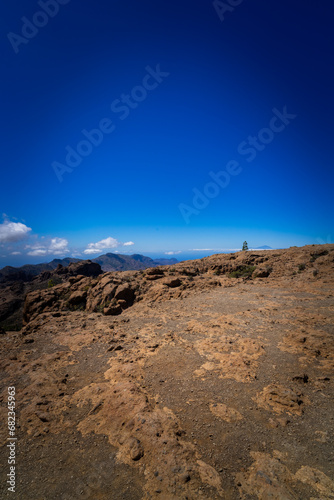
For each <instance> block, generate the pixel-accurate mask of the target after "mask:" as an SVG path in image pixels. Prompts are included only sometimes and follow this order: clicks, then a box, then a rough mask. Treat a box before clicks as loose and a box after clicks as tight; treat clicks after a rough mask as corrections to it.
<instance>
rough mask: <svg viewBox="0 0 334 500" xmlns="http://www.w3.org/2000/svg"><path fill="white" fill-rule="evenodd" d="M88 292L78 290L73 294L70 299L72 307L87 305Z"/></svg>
mask: <svg viewBox="0 0 334 500" xmlns="http://www.w3.org/2000/svg"><path fill="white" fill-rule="evenodd" d="M86 297H87V292H86V291H85V290H78V291H76V292H73V293H72V294H71V296H70V298H69V299H68V303H69V305H70V306H78V305H80V304H86Z"/></svg>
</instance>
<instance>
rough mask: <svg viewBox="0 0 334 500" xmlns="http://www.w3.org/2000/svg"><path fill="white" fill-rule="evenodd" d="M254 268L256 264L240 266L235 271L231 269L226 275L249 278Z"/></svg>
mask: <svg viewBox="0 0 334 500" xmlns="http://www.w3.org/2000/svg"><path fill="white" fill-rule="evenodd" d="M255 269H256V266H241V267H240V268H239V269H237V270H236V271H232V272H231V273H230V274H229V275H228V276H229V278H249V277H251V276H252V274H253V272H254V271H255Z"/></svg>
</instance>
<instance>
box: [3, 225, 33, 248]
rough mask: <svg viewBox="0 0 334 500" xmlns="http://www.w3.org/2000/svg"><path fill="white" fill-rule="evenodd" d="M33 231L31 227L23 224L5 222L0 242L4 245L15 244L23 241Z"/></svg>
mask: <svg viewBox="0 0 334 500" xmlns="http://www.w3.org/2000/svg"><path fill="white" fill-rule="evenodd" d="M30 231H31V227H28V226H26V225H25V224H22V223H21V222H9V221H8V220H5V221H4V223H3V224H0V241H1V242H2V243H13V242H16V241H20V240H23V239H24V238H26V237H27V235H28V233H29V232H30Z"/></svg>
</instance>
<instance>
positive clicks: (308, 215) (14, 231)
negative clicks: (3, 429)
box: [0, 0, 334, 267]
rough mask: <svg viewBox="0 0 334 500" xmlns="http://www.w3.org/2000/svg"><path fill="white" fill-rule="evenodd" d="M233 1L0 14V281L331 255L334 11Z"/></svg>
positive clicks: (29, 4)
mask: <svg viewBox="0 0 334 500" xmlns="http://www.w3.org/2000/svg"><path fill="white" fill-rule="evenodd" d="M237 3H238V2H235V1H234V2H232V1H231V2H230V4H232V5H235V7H231V6H229V1H228V0H226V2H220V3H219V2H218V3H217V2H216V3H214V2H211V1H209V2H200V1H195V2H194V1H193V0H191V1H190V0H189V1H188V0H180V2H177V3H174V2H170V1H164V0H159V1H156V0H155V1H153V0H142V1H141V2H138V1H135V0H122V2H121V1H120V0H114V1H110V2H107V1H100V2H98V3H96V2H93V1H91V0H85V1H79V0H62V1H60V0H57V1H56V0H50V1H49V2H47V1H46V0H45V1H43V0H41V1H40V2H37V1H30V0H29V1H27V0H24V1H23V0H16V1H15V2H11V3H9V2H5V3H3V4H2V5H1V7H0V10H1V16H0V19H1V21H0V23H1V33H2V37H1V52H2V54H3V55H4V57H3V60H4V71H3V78H2V79H1V83H0V85H1V95H2V96H3V99H2V107H1V113H2V117H3V118H4V119H3V120H2V131H1V142H2V144H1V152H2V165H1V186H2V189H1V198H0V200H1V203H0V210H1V213H3V217H2V221H0V267H2V266H4V265H7V264H10V265H21V264H24V263H28V262H41V261H47V260H51V259H52V258H54V257H60V256H68V255H73V256H77V257H81V256H82V257H84V258H89V257H94V256H97V255H99V254H101V253H106V252H108V251H111V252H113V251H117V252H120V253H144V254H151V253H152V254H153V253H154V254H156V255H161V256H163V255H165V253H166V252H169V253H168V255H171V252H182V253H180V254H176V256H177V255H190V254H192V253H191V252H190V250H192V249H212V250H210V252H211V253H212V251H215V250H216V249H217V250H220V249H228V248H232V249H233V248H239V247H241V245H242V242H243V241H244V240H245V239H246V240H247V241H248V243H249V245H250V246H253V247H256V246H261V245H264V244H267V245H270V246H271V247H288V246H291V245H304V244H312V243H318V242H320V241H322V242H324V243H325V242H330V241H331V239H332V237H334V230H333V202H332V198H333V195H332V189H333V188H332V186H333V167H332V162H333V160H332V146H331V144H332V133H333V117H334V102H333V91H332V89H333V83H334V82H333V59H332V53H333V45H334V43H333V36H334V35H333V31H332V26H333V20H334V19H333V17H334V15H333V14H334V9H333V7H332V4H331V2H330V1H329V0H327V1H323V2H321V3H319V2H318V3H317V2H316V1H315V0H314V1H307V2H305V1H302V0H295V1H294V2H289V1H288V0H279V1H278V0H271V1H270V2H265V1H264V0H252V2H247V1H246V0H245V1H242V0H241V1H240V2H239V4H238V5H236V4H237ZM36 25H37V26H36ZM97 130H98V131H97ZM83 131H84V132H83ZM92 131H93V132H92ZM66 148H69V149H66ZM69 151H70V152H71V154H70V155H69V156H68V152H69ZM74 165H76V166H74ZM214 178H215V179H216V180H214ZM217 178H218V179H220V181H221V184H219V182H217ZM197 252H198V250H197ZM205 253H209V251H208V250H205V251H204V250H203V251H202V252H199V253H198V255H199V254H201V256H202V254H203V255H204V254H205ZM194 254H196V252H194Z"/></svg>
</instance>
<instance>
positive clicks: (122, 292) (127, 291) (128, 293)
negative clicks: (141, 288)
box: [114, 283, 135, 306]
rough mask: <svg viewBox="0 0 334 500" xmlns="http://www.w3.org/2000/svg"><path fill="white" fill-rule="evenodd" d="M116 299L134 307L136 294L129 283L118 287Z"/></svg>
mask: <svg viewBox="0 0 334 500" xmlns="http://www.w3.org/2000/svg"><path fill="white" fill-rule="evenodd" d="M114 298H115V299H116V300H125V301H126V303H127V305H128V306H132V304H133V301H134V298H135V293H134V291H133V290H132V288H131V287H130V286H129V285H128V284H127V283H124V285H119V286H118V287H117V290H116V292H115V297H114Z"/></svg>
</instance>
